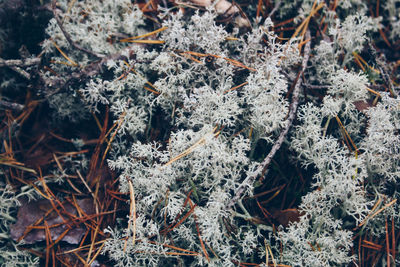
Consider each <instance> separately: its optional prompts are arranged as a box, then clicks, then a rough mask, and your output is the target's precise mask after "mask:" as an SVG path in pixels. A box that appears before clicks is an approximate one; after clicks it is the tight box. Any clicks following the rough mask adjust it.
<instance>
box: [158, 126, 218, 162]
mask: <svg viewBox="0 0 400 267" xmlns="http://www.w3.org/2000/svg"><path fill="white" fill-rule="evenodd" d="M216 129H217V127H215V128H214V129H213V130H212V132H211V134H213V136H214V137H215V136H217V135H219V133H220V132H216V133H214V132H215V130H216ZM205 142H206V139H205V137H202V138H201V139H200V140H199V141H197V142H196V143H194V144H193V145H192V146H191V147H189V148H188V149H186V150H185V151H184V152H182V153H181V154H179V155H178V156H176V157H174V158H173V159H171V160H170V161H168V162H167V163H165V164H164V165H163V167H166V166H168V165H171V164H172V163H174V162H175V161H177V160H179V159H181V158H183V157H185V156H187V155H189V154H190V153H192V152H193V150H195V149H196V148H197V147H198V146H200V145H203V144H205Z"/></svg>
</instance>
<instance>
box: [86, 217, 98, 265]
mask: <svg viewBox="0 0 400 267" xmlns="http://www.w3.org/2000/svg"><path fill="white" fill-rule="evenodd" d="M99 227H100V225H99V224H98V225H97V226H96V229H95V230H94V234H93V237H92V243H91V244H90V248H89V252H88V255H87V258H86V263H87V262H89V261H90V256H91V255H92V252H93V248H94V244H95V243H96V237H97V233H98V231H99ZM85 266H87V265H86V264H85Z"/></svg>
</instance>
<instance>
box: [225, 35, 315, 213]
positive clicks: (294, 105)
mask: <svg viewBox="0 0 400 267" xmlns="http://www.w3.org/2000/svg"><path fill="white" fill-rule="evenodd" d="M306 38H307V39H309V40H311V36H310V31H309V30H307V33H306ZM310 50H311V41H308V42H307V44H306V46H305V48H304V56H303V61H302V63H301V70H300V72H299V74H298V76H297V79H296V80H295V81H294V83H295V85H294V90H293V96H292V103H291V104H290V111H289V116H288V118H287V123H286V127H285V128H284V130H283V131H282V132H281V134H280V135H279V137H278V140H277V141H276V142H275V144H274V146H273V147H272V149H271V151H270V152H269V154H268V155H267V157H266V158H265V159H264V161H263V162H262V163H261V164H260V165H259V166H258V168H257V169H256V170H255V171H254V172H253V173H252V174H250V175H249V176H248V177H247V178H246V179H245V180H244V181H243V182H242V184H241V185H240V186H239V188H238V190H237V192H236V194H235V196H234V197H233V198H232V200H231V201H230V202H229V204H228V209H230V208H232V207H233V206H234V205H235V203H236V202H237V201H238V200H239V199H240V197H241V196H242V194H243V193H244V191H245V190H246V188H247V186H248V185H251V184H253V183H254V181H255V180H256V178H257V177H258V175H259V174H262V173H263V172H264V171H266V170H267V168H268V166H269V164H270V163H271V160H272V158H273V157H274V155H275V153H276V152H277V151H278V150H279V148H280V147H281V145H282V143H283V141H284V140H285V138H286V135H287V134H288V132H289V129H290V126H291V125H292V123H293V120H294V118H295V116H296V111H297V106H298V105H299V93H300V85H301V83H302V76H303V73H304V70H305V69H306V67H307V62H308V59H309V57H310ZM265 175H266V173H264V175H263V176H265Z"/></svg>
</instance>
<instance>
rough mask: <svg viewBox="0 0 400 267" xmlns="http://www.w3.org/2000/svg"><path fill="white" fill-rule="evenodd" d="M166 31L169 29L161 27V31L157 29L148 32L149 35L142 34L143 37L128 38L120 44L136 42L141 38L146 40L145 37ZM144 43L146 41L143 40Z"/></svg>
mask: <svg viewBox="0 0 400 267" xmlns="http://www.w3.org/2000/svg"><path fill="white" fill-rule="evenodd" d="M166 29H168V27H161V28H159V29H157V30H155V31H152V32H148V33H146V34H142V35H139V36H134V37H128V38H125V39H122V40H120V42H131V41H132V40H136V39H140V38H145V37H148V36H151V35H154V34H156V33H159V32H162V31H165V30H166ZM143 41H145V40H143Z"/></svg>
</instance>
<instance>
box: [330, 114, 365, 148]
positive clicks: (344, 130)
mask: <svg viewBox="0 0 400 267" xmlns="http://www.w3.org/2000/svg"><path fill="white" fill-rule="evenodd" d="M335 118H336V121H337V122H338V124H339V126H340V128H341V129H342V130H343V132H344V136H343V137H344V138H345V139H347V140H349V141H350V143H351V145H352V146H353V148H354V150H355V151H356V152H357V153H359V150H358V148H357V146H356V144H355V143H354V142H353V139H351V137H350V135H349V133H348V132H347V130H346V128H345V127H344V125H343V123H342V121H341V120H340V118H339V117H338V116H336V117H335Z"/></svg>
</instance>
